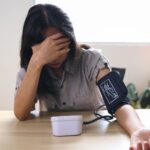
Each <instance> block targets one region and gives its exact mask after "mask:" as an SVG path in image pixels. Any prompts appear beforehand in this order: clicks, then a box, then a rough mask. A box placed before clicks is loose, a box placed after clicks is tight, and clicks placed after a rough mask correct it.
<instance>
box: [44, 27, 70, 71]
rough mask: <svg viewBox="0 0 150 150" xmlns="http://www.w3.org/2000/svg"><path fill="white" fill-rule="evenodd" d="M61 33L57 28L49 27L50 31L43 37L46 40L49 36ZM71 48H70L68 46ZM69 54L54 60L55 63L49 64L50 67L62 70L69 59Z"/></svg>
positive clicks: (47, 30) (46, 31) (45, 31)
mask: <svg viewBox="0 0 150 150" xmlns="http://www.w3.org/2000/svg"><path fill="white" fill-rule="evenodd" d="M59 32H60V31H59V30H58V29H57V28H54V27H49V28H48V29H46V30H44V31H43V32H42V33H43V36H44V38H47V37H49V36H52V35H53V34H56V33H59ZM68 48H69V46H68ZM67 55H68V53H66V54H64V55H61V56H60V57H59V58H58V59H56V60H54V61H53V62H51V63H49V64H48V65H49V66H50V67H51V68H53V69H58V68H61V66H62V64H63V63H64V61H65V60H66V58H67Z"/></svg>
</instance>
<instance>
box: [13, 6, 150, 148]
mask: <svg viewBox="0 0 150 150" xmlns="http://www.w3.org/2000/svg"><path fill="white" fill-rule="evenodd" d="M20 59H21V63H20V64H21V69H20V71H19V73H18V78H17V87H16V95H15V103H14V113H15V115H16V117H17V118H18V119H19V120H26V119H27V118H28V116H29V114H30V112H31V110H33V108H34V105H35V103H36V101H37V99H38V100H39V101H40V106H41V110H45V109H46V110H48V111H55V110H63V111H66V110H95V109H96V108H98V107H99V106H101V105H103V104H104V102H103V100H102V98H101V95H100V92H99V87H98V86H97V83H98V81H99V80H100V79H102V78H103V77H105V76H106V75H107V74H109V73H110V67H109V62H108V60H107V59H106V58H105V57H104V56H103V55H102V54H101V53H100V52H97V51H95V50H90V49H89V50H86V49H84V48H82V47H81V46H78V45H77V43H76V39H75V36H74V31H73V27H72V25H71V22H70V20H69V18H68V17H67V15H66V14H65V13H64V12H63V11H62V10H61V9H60V8H58V7H56V6H54V5H48V4H47V5H42V4H38V5H35V6H33V7H32V8H30V10H29V12H28V15H27V17H26V20H25V23H24V27H23V33H22V42H21V50H20ZM114 113H115V116H116V118H117V120H118V122H119V124H120V125H121V126H122V127H123V128H124V129H125V130H126V131H127V132H128V134H129V135H130V136H131V144H132V146H131V147H130V149H136V148H137V149H138V150H141V149H142V148H141V147H142V145H143V146H144V147H145V149H146V148H147V149H150V142H148V140H149V139H150V130H149V129H146V128H145V127H144V126H143V124H142V123H141V121H140V120H139V118H138V116H137V114H136V112H135V111H134V109H133V108H132V107H131V106H130V105H128V104H127V103H124V104H123V105H121V106H120V107H118V108H117V109H116V110H115V112H114ZM131 122H132V124H130V123H131ZM143 142H144V143H143Z"/></svg>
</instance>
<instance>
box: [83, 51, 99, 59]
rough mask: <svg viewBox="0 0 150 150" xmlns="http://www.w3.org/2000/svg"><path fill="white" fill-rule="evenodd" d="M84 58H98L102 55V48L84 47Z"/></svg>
mask: <svg viewBox="0 0 150 150" xmlns="http://www.w3.org/2000/svg"><path fill="white" fill-rule="evenodd" d="M82 51H83V52H82V53H83V54H82V59H85V60H88V59H89V60H90V59H96V58H99V57H101V56H102V50H101V49H96V48H89V49H82Z"/></svg>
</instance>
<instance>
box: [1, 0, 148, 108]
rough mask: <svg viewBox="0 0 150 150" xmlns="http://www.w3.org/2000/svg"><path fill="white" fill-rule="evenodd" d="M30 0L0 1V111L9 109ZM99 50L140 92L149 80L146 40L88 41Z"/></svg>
mask: <svg viewBox="0 0 150 150" xmlns="http://www.w3.org/2000/svg"><path fill="white" fill-rule="evenodd" d="M33 4H34V0H13V1H10V0H1V5H0V53H1V54H0V110H12V109H13V102H14V92H15V82H16V74H17V70H18V68H19V48H20V38H21V32H22V26H23V22H24V19H25V17H26V14H27V11H28V9H29V8H30V7H31V6H32V5H33ZM90 44H91V45H92V46H94V47H96V48H100V49H102V50H103V53H104V54H105V55H106V56H107V57H108V59H109V60H110V62H111V64H112V66H113V67H125V68H126V69H127V71H126V75H125V80H124V81H125V84H128V83H130V82H133V83H134V84H135V85H136V87H137V89H138V92H139V93H141V92H142V91H143V90H144V89H145V88H146V87H147V85H148V82H149V81H150V43H149V44H142V43H90Z"/></svg>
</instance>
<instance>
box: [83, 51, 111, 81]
mask: <svg viewBox="0 0 150 150" xmlns="http://www.w3.org/2000/svg"><path fill="white" fill-rule="evenodd" d="M83 65H84V70H85V75H86V77H87V79H88V80H90V81H94V82H96V77H97V75H98V72H99V70H100V69H102V68H104V67H106V66H107V67H108V69H110V63H109V60H108V59H107V58H106V57H105V56H104V55H103V54H102V52H101V50H87V51H85V53H84V55H83ZM110 70H111V69H110Z"/></svg>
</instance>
